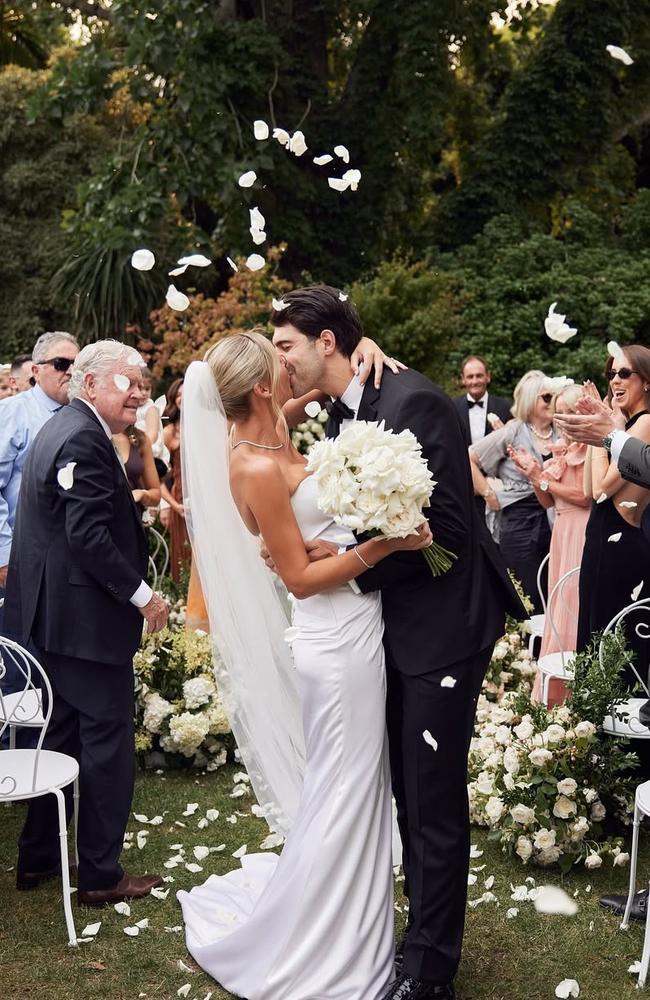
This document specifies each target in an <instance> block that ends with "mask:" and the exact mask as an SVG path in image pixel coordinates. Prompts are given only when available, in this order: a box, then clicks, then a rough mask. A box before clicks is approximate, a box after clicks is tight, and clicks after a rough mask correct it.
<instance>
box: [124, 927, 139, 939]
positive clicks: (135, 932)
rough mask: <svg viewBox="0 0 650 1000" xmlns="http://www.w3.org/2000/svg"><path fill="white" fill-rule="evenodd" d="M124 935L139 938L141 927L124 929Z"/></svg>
mask: <svg viewBox="0 0 650 1000" xmlns="http://www.w3.org/2000/svg"><path fill="white" fill-rule="evenodd" d="M123 930H124V933H125V934H128V936H129V937H137V936H138V934H139V933H140V928H139V927H124V928H123Z"/></svg>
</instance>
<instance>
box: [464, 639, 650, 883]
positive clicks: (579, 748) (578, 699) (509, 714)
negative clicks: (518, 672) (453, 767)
mask: <svg viewBox="0 0 650 1000" xmlns="http://www.w3.org/2000/svg"><path fill="white" fill-rule="evenodd" d="M629 655H630V654H629V653H628V651H627V650H626V648H625V644H624V640H623V638H622V636H621V635H620V634H612V635H610V636H608V637H607V638H606V641H605V648H604V657H603V664H602V667H601V665H600V663H599V659H598V640H594V642H593V644H592V646H591V647H590V648H589V649H588V650H587V651H585V652H584V653H581V654H580V655H579V656H578V657H577V658H576V671H575V679H574V681H573V685H572V691H571V694H570V696H569V699H568V701H567V703H566V704H565V705H560V706H556V707H555V708H553V709H552V710H548V709H547V708H545V707H544V706H543V705H538V704H534V703H532V702H531V701H530V697H529V695H528V694H527V693H526V692H516V691H507V692H506V693H505V694H504V695H503V696H502V698H501V700H500V701H499V702H494V701H489V700H488V698H487V697H486V696H485V695H481V697H480V699H479V705H478V711H477V719H476V727H475V736H474V738H473V740H472V745H471V750H470V761H469V785H468V791H469V801H470V812H471V819H472V822H473V823H476V824H478V825H479V826H486V827H489V828H490V834H489V837H490V839H492V840H496V841H498V842H500V843H501V844H502V845H503V850H504V851H506V852H508V853H514V854H516V855H517V856H518V857H519V858H521V860H522V861H523V862H524V863H526V862H528V861H529V860H532V861H533V862H536V863H538V864H540V865H554V864H559V865H560V867H561V868H562V869H563V870H564V871H567V870H568V869H569V868H570V867H571V866H572V865H573V864H577V863H584V865H585V866H586V867H587V868H598V867H600V866H601V865H602V864H603V862H604V860H605V859H609V860H610V861H611V863H613V864H614V865H622V864H625V863H626V862H627V861H628V859H629V858H628V855H627V854H625V853H624V852H623V851H622V844H623V841H622V838H620V837H616V836H612V835H611V832H610V830H608V829H607V821H608V820H618V821H619V822H623V823H629V822H630V819H631V815H632V811H633V802H634V788H635V785H636V784H637V781H636V778H635V776H634V774H633V771H632V769H633V768H634V767H636V766H637V764H638V761H637V758H636V755H635V754H634V753H630V752H629V746H628V744H627V743H626V741H623V740H618V739H613V738H612V737H610V736H607V735H605V734H604V733H603V732H602V723H603V720H604V718H605V716H606V715H607V714H608V713H610V712H611V711H612V710H615V706H616V703H617V702H620V701H621V700H622V699H623V697H625V695H626V692H625V691H624V689H623V685H622V682H621V680H620V668H621V664H622V662H624V660H625V659H626V658H627V657H629Z"/></svg>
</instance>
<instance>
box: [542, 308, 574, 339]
mask: <svg viewBox="0 0 650 1000" xmlns="http://www.w3.org/2000/svg"><path fill="white" fill-rule="evenodd" d="M556 305H557V302H551V305H550V307H549V310H548V316H547V317H546V319H545V320H544V329H545V331H546V336H547V337H548V338H549V340H555V341H557V342H558V343H559V344H566V342H567V340H569V339H570V338H571V337H573V336H575V334H576V333H577V332H578V328H577V327H572V326H569V325H568V324H567V323H565V320H566V316H562V315H561V314H560V313H556V312H555V307H556Z"/></svg>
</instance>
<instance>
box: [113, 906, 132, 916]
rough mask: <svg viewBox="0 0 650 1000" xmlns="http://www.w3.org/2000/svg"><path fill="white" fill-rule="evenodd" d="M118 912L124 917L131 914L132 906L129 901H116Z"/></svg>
mask: <svg viewBox="0 0 650 1000" xmlns="http://www.w3.org/2000/svg"><path fill="white" fill-rule="evenodd" d="M113 909H114V910H115V912H116V913H119V914H120V916H122V917H130V916H131V907H130V906H129V904H128V903H116V904H115V906H114V907H113Z"/></svg>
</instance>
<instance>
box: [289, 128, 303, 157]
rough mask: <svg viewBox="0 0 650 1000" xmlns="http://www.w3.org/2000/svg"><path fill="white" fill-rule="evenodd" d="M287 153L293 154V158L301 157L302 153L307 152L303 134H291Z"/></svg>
mask: <svg viewBox="0 0 650 1000" xmlns="http://www.w3.org/2000/svg"><path fill="white" fill-rule="evenodd" d="M289 152H291V153H293V155H294V156H302V155H303V153H306V152H307V143H306V142H305V135H304V133H303V132H300V131H298V132H294V133H293V135H292V136H291V138H290V139H289Z"/></svg>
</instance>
